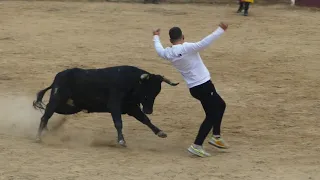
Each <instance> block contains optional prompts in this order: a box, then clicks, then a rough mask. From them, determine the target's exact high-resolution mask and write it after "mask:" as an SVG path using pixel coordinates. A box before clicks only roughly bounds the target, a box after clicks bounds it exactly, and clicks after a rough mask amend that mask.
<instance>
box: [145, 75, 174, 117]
mask: <svg viewBox="0 0 320 180" xmlns="http://www.w3.org/2000/svg"><path fill="white" fill-rule="evenodd" d="M162 82H165V83H167V84H169V85H171V86H176V85H178V84H179V83H173V82H171V81H170V80H169V79H167V78H165V77H164V76H161V75H155V74H142V75H141V76H140V88H139V99H140V103H141V104H142V106H143V109H142V111H143V112H144V113H146V114H152V112H153V104H154V101H155V99H156V97H157V96H158V94H159V93H160V91H161V83H162Z"/></svg>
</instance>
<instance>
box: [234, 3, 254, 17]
mask: <svg viewBox="0 0 320 180" xmlns="http://www.w3.org/2000/svg"><path fill="white" fill-rule="evenodd" d="M250 3H254V0H239V9H238V11H237V13H240V12H242V10H243V9H244V13H243V15H245V16H248V10H249V7H250Z"/></svg>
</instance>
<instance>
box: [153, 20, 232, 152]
mask: <svg viewBox="0 0 320 180" xmlns="http://www.w3.org/2000/svg"><path fill="white" fill-rule="evenodd" d="M227 28H228V25H227V24H225V23H220V25H219V27H218V28H217V29H216V30H215V31H214V32H212V33H211V34H209V35H208V36H207V37H205V38H204V39H202V40H201V41H199V42H196V43H189V42H184V35H183V34H182V31H181V29H180V28H179V27H173V28H171V29H170V30H169V36H170V42H171V43H172V46H171V47H167V48H165V49H164V48H163V46H162V44H161V41H160V37H159V35H160V29H158V30H155V31H153V41H154V47H155V49H156V51H157V53H158V55H159V56H160V57H161V58H163V59H166V60H168V61H169V62H171V63H172V65H173V66H174V67H175V68H176V69H177V70H178V71H179V72H180V73H181V75H182V76H183V78H184V80H185V81H186V83H187V86H188V88H189V91H190V94H191V95H192V97H194V98H195V99H197V100H199V101H200V102H201V104H202V107H203V109H204V111H205V114H206V117H205V119H204V121H203V123H202V124H201V126H200V128H199V131H198V134H197V137H196V139H195V141H194V143H193V144H192V145H191V146H190V147H189V148H188V151H189V152H190V153H192V154H195V155H198V156H200V157H206V156H211V155H210V154H209V153H208V152H206V151H205V150H204V149H203V147H202V144H203V142H204V140H205V138H206V137H207V135H208V134H209V132H210V131H211V129H213V134H212V136H211V138H210V140H209V143H210V144H211V145H214V146H216V147H218V148H227V146H226V143H225V142H224V140H223V139H222V137H221V134H220V127H221V121H222V117H223V114H224V111H225V108H226V103H225V102H224V100H223V99H222V98H221V97H220V96H219V94H218V93H217V91H216V89H215V87H214V85H213V83H212V82H211V77H210V73H209V71H208V69H207V67H206V66H205V65H204V63H203V62H202V59H201V57H200V54H199V52H200V51H201V50H204V49H205V48H207V47H208V46H209V45H210V44H212V42H213V41H215V40H216V39H218V38H219V37H220V36H221V35H222V34H223V33H224V32H225V31H226V29H227Z"/></svg>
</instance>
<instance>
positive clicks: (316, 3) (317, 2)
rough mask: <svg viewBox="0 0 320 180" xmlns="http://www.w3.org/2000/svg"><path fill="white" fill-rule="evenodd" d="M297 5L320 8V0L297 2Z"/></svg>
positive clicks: (300, 0)
mask: <svg viewBox="0 0 320 180" xmlns="http://www.w3.org/2000/svg"><path fill="white" fill-rule="evenodd" d="M295 4H296V5H298V6H309V7H319V8H320V0H296V3H295Z"/></svg>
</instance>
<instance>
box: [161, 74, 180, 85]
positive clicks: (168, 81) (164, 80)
mask: <svg viewBox="0 0 320 180" xmlns="http://www.w3.org/2000/svg"><path fill="white" fill-rule="evenodd" d="M162 78H163V82H166V83H167V84H170V85H171V86H176V85H178V84H179V83H173V82H171V81H170V80H169V79H167V78H166V77H164V76H162Z"/></svg>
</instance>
